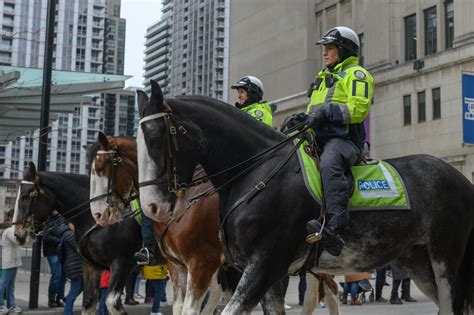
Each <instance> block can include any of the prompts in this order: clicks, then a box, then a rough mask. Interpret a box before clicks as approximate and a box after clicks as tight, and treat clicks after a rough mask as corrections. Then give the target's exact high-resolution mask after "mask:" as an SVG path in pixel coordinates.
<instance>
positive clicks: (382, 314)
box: [15, 269, 438, 315]
mask: <svg viewBox="0 0 474 315" xmlns="http://www.w3.org/2000/svg"><path fill="white" fill-rule="evenodd" d="M310 276H311V275H309V274H308V275H307V277H310ZM49 277H50V276H49V274H43V273H42V274H40V288H39V299H38V309H35V310H28V304H29V294H30V273H29V272H25V271H24V270H23V269H19V270H18V274H17V279H16V285H15V297H16V303H17V305H18V306H19V307H21V308H22V309H23V310H24V311H23V314H44V315H60V314H63V308H48V306H47V305H48V282H49ZM342 279H343V278H342V277H336V281H337V282H339V281H341V280H342ZM298 281H299V277H290V284H289V287H288V291H287V294H286V303H287V304H288V305H290V306H291V309H290V310H288V311H287V312H286V313H287V314H299V313H300V312H301V306H298ZM387 281H388V282H389V283H390V284H391V278H387ZM370 282H371V284H372V286H373V287H375V283H374V280H370ZM68 290H69V285H66V294H67V292H68ZM390 290H391V286H386V287H384V291H383V296H384V297H385V298H388V297H389V296H390ZM139 292H140V293H141V294H142V295H144V293H145V281H142V282H141V284H140V291H139ZM166 295H167V298H168V301H169V302H172V297H173V289H172V285H171V283H170V282H168V285H167V287H166ZM368 295H369V292H368V293H366V296H367V299H368ZM412 296H413V297H414V298H415V299H417V300H418V302H417V303H405V304H403V305H391V304H389V303H378V302H375V303H370V302H366V303H365V304H363V305H362V306H352V305H341V313H342V314H345V315H346V314H351V315H352V314H354V315H359V314H360V315H362V314H364V315H365V314H377V315H415V314H416V315H428V314H437V312H438V309H437V307H436V305H435V304H434V303H433V302H431V301H430V300H429V299H428V298H427V297H426V296H424V295H423V294H422V293H421V292H420V291H419V290H418V288H417V287H416V286H415V285H414V284H412ZM138 301H139V302H140V304H139V305H136V306H129V305H125V308H126V310H127V312H128V314H130V315H138V314H150V310H151V305H146V304H144V303H143V299H139V300H138ZM81 305H82V294H81V295H80V296H79V297H78V298H77V299H76V302H75V303H74V314H75V315H76V314H80V313H81ZM222 307H223V305H221V306H220V307H219V309H222ZM160 312H162V313H163V314H164V315H168V314H172V307H171V304H170V305H162V306H161V307H160ZM252 314H263V312H262V310H261V307H260V306H257V307H256V309H255V310H254V311H253V312H252ZM314 314H318V315H319V314H321V315H326V314H329V312H328V309H327V308H317V309H316V310H315V312H314Z"/></svg>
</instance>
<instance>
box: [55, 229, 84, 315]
mask: <svg viewBox="0 0 474 315" xmlns="http://www.w3.org/2000/svg"><path fill="white" fill-rule="evenodd" d="M52 231H54V232H53V234H54V233H57V234H55V235H60V239H61V242H60V243H59V245H58V256H59V258H60V260H61V261H62V263H63V267H64V272H65V274H66V277H67V278H68V279H69V280H71V287H70V289H69V293H68V295H67V297H66V305H65V307H64V315H73V313H74V310H73V307H74V301H75V300H76V298H77V297H78V296H79V294H81V292H82V290H83V288H84V284H83V280H82V259H81V256H79V254H78V253H77V247H76V240H75V238H74V225H72V224H69V225H68V226H66V225H65V224H61V225H60V226H58V227H57V228H56V229H53V230H52Z"/></svg>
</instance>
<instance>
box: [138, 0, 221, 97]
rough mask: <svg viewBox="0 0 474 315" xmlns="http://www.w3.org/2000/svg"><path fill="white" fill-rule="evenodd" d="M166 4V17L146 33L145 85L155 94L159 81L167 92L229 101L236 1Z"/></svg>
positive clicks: (179, 0) (170, 1)
mask: <svg viewBox="0 0 474 315" xmlns="http://www.w3.org/2000/svg"><path fill="white" fill-rule="evenodd" d="M162 4H163V16H162V19H161V20H160V21H159V22H158V23H156V24H155V25H153V26H151V27H150V28H149V29H148V32H147V35H146V50H145V75H144V77H145V82H144V85H145V89H146V90H147V91H148V92H149V90H150V83H149V81H150V79H154V80H157V81H158V82H159V83H160V85H162V84H163V88H164V93H165V95H169V96H171V95H182V94H196V95H207V96H211V97H214V98H217V99H221V100H227V98H228V56H229V49H228V48H229V42H228V40H229V14H230V11H229V9H230V0H199V1H190V0H164V1H162ZM171 34H172V35H171Z"/></svg>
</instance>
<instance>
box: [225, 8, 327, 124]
mask: <svg viewBox="0 0 474 315" xmlns="http://www.w3.org/2000/svg"><path fill="white" fill-rule="evenodd" d="M230 11H231V15H230V52H229V56H230V63H229V83H228V88H230V85H232V84H233V83H235V82H236V81H237V80H238V79H239V78H241V77H243V76H246V75H254V76H256V77H258V78H260V79H261V80H262V82H263V85H264V90H265V91H264V97H265V98H266V99H267V100H269V101H270V100H271V101H272V102H273V103H274V104H275V105H277V111H276V113H275V117H274V120H273V123H274V125H279V124H280V123H281V121H282V119H283V118H284V117H286V116H288V115H289V114H291V113H293V112H295V111H303V110H304V104H305V103H306V102H307V99H306V89H307V88H308V87H309V83H310V82H311V81H312V80H313V78H314V74H315V71H317V69H318V66H319V63H318V60H317V55H318V54H319V48H318V47H317V46H316V45H315V43H316V41H317V35H316V34H315V32H314V29H315V27H316V20H315V13H314V0H292V1H274V0H259V1H253V0H239V1H232V2H231V10H230ZM236 100H237V94H236V93H235V92H234V93H232V92H231V94H230V95H229V102H230V103H231V104H233V103H234V102H235V101H236Z"/></svg>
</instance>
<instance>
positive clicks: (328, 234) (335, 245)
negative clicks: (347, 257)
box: [306, 219, 345, 256]
mask: <svg viewBox="0 0 474 315" xmlns="http://www.w3.org/2000/svg"><path fill="white" fill-rule="evenodd" d="M306 231H307V232H308V234H309V235H308V237H307V238H306V241H307V242H308V243H314V242H317V241H319V240H321V243H322V244H323V245H324V248H325V249H326V250H327V252H328V253H329V254H331V255H332V256H339V255H341V251H342V248H343V247H344V244H345V243H344V240H343V239H342V238H341V236H339V233H338V231H336V230H335V229H333V228H332V227H325V228H324V230H323V231H322V235H320V236H321V237H320V238H319V239H318V237H314V238H312V236H315V235H316V233H319V231H321V223H320V222H319V221H318V220H315V219H313V220H311V221H308V222H307V223H306Z"/></svg>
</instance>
